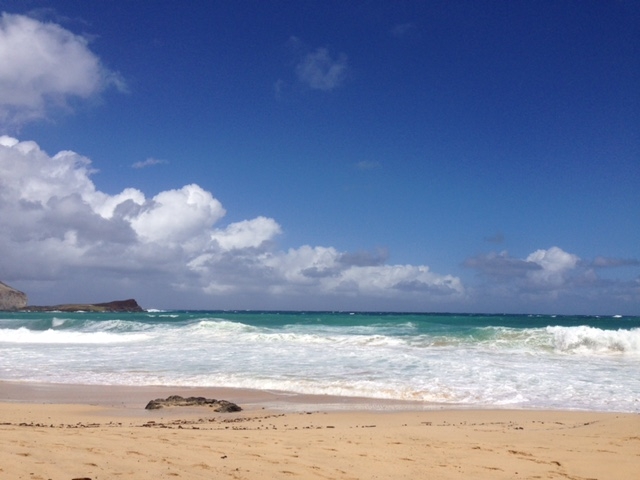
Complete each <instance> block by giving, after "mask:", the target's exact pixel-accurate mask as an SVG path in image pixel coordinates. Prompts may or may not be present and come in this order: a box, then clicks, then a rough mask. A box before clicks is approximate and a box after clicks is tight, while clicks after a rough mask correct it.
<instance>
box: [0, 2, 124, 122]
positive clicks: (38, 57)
mask: <svg viewBox="0 0 640 480" xmlns="http://www.w3.org/2000/svg"><path fill="white" fill-rule="evenodd" d="M109 86H116V87H117V88H119V89H122V90H124V89H126V87H125V83H124V81H123V80H122V78H121V76H120V75H119V74H118V73H116V72H112V71H110V70H108V69H107V68H106V67H105V66H104V65H102V63H101V62H100V59H99V58H98V57H97V56H96V55H95V54H94V53H93V52H91V50H89V47H88V42H87V40H86V39H85V38H83V37H81V36H79V35H75V34H74V33H72V32H70V31H69V30H66V29H64V28H62V27H61V26H60V25H57V24H54V23H46V22H41V21H39V20H35V19H33V18H29V17H27V16H24V15H14V14H8V13H3V14H2V16H1V17H0V124H4V125H19V124H22V123H24V122H28V121H31V120H34V119H39V118H43V117H46V116H47V113H48V112H49V110H50V109H52V108H59V107H63V108H66V107H67V106H68V101H69V99H71V98H73V97H78V98H89V97H91V96H94V95H96V94H98V93H100V92H101V91H103V90H104V89H105V88H107V87H109Z"/></svg>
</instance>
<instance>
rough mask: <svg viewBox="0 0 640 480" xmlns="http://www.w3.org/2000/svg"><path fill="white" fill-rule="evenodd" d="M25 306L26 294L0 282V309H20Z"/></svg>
mask: <svg viewBox="0 0 640 480" xmlns="http://www.w3.org/2000/svg"><path fill="white" fill-rule="evenodd" d="M26 306H27V295H26V294H25V293H23V292H21V291H20V290H16V289H15V288H12V287H10V286H9V285H7V284H5V283H2V282H0V310H20V309H22V308H24V307H26Z"/></svg>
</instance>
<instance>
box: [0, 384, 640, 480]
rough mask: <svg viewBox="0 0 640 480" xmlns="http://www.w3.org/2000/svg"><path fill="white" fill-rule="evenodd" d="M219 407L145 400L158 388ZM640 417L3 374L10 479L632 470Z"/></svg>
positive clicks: (0, 415)
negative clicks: (227, 408)
mask: <svg viewBox="0 0 640 480" xmlns="http://www.w3.org/2000/svg"><path fill="white" fill-rule="evenodd" d="M173 394H177V395H182V396H191V395H197V396H206V397H208V398H217V399H225V400H229V401H232V402H235V403H237V404H239V405H240V406H242V407H243V408H244V411H242V412H238V413H226V414H222V413H215V412H212V411H211V409H210V408H208V407H175V408H164V409H160V410H145V409H144V406H145V405H146V403H147V402H148V401H149V400H151V399H154V398H165V397H167V396H169V395H173ZM639 471H640V415H638V414H619V413H597V412H558V411H540V410H533V411H529V410H470V409H450V408H447V409H445V408H442V407H438V406H425V405H423V404H411V403H402V402H378V401H371V400H365V399H349V398H337V397H313V396H296V395H290V394H286V393H285V392H261V391H251V390H234V389H215V388H207V389H185V388H168V387H140V388H135V387H134V388H129V387H91V386H60V385H45V384H43V385H31V384H16V383H4V382H0V479H30V480H38V479H52V480H58V479H66V480H71V479H92V480H100V479H113V478H120V479H134V478H135V479H146V478H149V479H151V478H153V479H158V478H171V479H175V478H185V479H212V478H234V479H263V478H274V479H279V478H301V479H306V478H309V479H311V478H325V479H327V478H330V479H365V478H366V479H369V478H380V479H395V478H397V479H400V478H406V479H416V478H434V479H462V478H465V479H466V478H474V479H514V478H515V479H575V480H585V479H599V480H604V479H627V478H629V479H630V478H635V477H636V476H637V474H638V472H639Z"/></svg>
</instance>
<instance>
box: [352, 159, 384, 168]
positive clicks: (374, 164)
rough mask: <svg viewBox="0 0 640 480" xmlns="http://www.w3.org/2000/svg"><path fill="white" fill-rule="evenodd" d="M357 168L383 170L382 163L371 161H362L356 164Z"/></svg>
mask: <svg viewBox="0 0 640 480" xmlns="http://www.w3.org/2000/svg"><path fill="white" fill-rule="evenodd" d="M355 167H356V168H357V169H358V170H377V169H379V168H382V164H381V163H380V162H376V161H371V160H362V161H360V162H358V163H356V164H355Z"/></svg>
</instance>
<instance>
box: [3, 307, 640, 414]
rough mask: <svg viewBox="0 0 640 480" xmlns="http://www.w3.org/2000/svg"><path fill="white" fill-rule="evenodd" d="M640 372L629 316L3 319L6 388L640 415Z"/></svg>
mask: <svg viewBox="0 0 640 480" xmlns="http://www.w3.org/2000/svg"><path fill="white" fill-rule="evenodd" d="M639 366H640V317H628V316H609V317H595V316H551V315H454V314H415V313H413V314H401V313H350V312H244V311H233V312H226V311H224V312H223V311H207V312H204V311H148V312H144V313H117V314H116V313H109V314H97V313H62V312H50V313H29V312H19V313H16V312H1V313H0V382H1V381H12V382H16V381H18V382H34V383H35V382H38V383H40V382H47V383H57V384H88V385H132V386H139V385H165V386H185V387H186V386H189V387H234V388H251V389H260V390H269V391H278V392H288V394H291V395H295V394H319V395H338V396H349V397H363V398H367V399H390V400H406V401H413V402H420V403H421V404H423V405H424V406H425V408H429V407H434V408H437V407H443V406H444V407H474V408H545V409H574V410H593V411H619V412H639V411H640V375H638V367H639ZM0 388H2V386H1V383H0Z"/></svg>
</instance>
